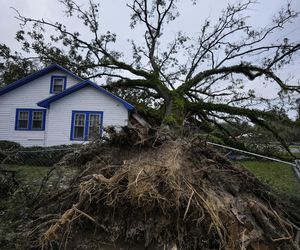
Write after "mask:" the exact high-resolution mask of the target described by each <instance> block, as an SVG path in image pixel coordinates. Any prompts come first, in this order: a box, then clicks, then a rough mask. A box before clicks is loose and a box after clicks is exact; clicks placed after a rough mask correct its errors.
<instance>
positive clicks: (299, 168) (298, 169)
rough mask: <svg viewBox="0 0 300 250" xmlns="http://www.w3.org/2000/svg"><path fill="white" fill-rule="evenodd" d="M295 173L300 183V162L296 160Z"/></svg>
mask: <svg viewBox="0 0 300 250" xmlns="http://www.w3.org/2000/svg"><path fill="white" fill-rule="evenodd" d="M294 172H295V175H296V177H297V179H298V181H299V182H300V160H295V165H294Z"/></svg>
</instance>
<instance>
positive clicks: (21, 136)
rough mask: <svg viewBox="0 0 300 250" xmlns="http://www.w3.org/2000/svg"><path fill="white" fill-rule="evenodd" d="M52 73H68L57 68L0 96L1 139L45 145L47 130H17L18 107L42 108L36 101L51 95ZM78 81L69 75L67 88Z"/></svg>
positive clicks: (31, 144)
mask: <svg viewBox="0 0 300 250" xmlns="http://www.w3.org/2000/svg"><path fill="white" fill-rule="evenodd" d="M52 75H64V76H65V75H66V74H65V73H63V72H62V71H59V70H56V71H53V72H51V73H49V74H47V75H45V76H42V77H40V78H38V79H36V80H34V81H32V82H30V83H27V84H25V85H23V86H21V87H19V88H16V89H14V90H12V91H10V92H8V93H6V94H4V95H2V96H0V140H9V141H15V142H19V143H20V144H21V145H23V146H33V145H38V146H44V145H45V131H16V130H15V118H16V109H17V108H38V109H40V108H41V107H38V106H37V105H36V103H38V102H39V101H41V100H43V99H45V98H47V97H49V96H50V95H51V94H50V81H51V76H52ZM76 83H78V80H77V79H76V78H74V77H72V76H69V75H67V88H68V87H70V86H73V85H74V84H76ZM47 112H48V111H47Z"/></svg>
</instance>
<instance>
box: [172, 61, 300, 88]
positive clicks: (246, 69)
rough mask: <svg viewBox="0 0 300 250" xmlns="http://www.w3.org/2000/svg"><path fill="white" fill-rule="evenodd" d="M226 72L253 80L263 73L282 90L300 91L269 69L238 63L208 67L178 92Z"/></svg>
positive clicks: (184, 84)
mask: <svg viewBox="0 0 300 250" xmlns="http://www.w3.org/2000/svg"><path fill="white" fill-rule="evenodd" d="M228 73H236V74H243V75H244V76H246V77H248V78H249V80H254V79H256V78H257V77H259V76H262V75H265V76H267V77H269V78H271V79H272V80H274V81H275V82H276V83H277V84H278V85H279V86H280V87H281V88H282V89H283V90H291V91H296V92H299V93H300V86H297V85H295V86H293V85H287V84H285V83H284V82H283V81H282V80H281V79H280V78H279V77H278V76H276V75H275V74H274V73H273V72H272V71H271V70H270V69H264V68H261V67H258V66H254V65H250V64H243V63H241V64H239V65H234V66H229V67H222V68H218V69H210V70H205V71H203V72H201V73H199V74H197V75H196V76H195V77H193V78H192V79H191V80H189V81H187V82H185V83H183V84H182V85H181V86H179V87H178V88H177V90H178V91H179V92H180V93H187V92H188V91H190V90H191V89H192V88H193V87H196V86H197V85H198V84H199V83H200V82H201V81H203V80H205V79H206V78H208V77H210V76H213V75H219V74H228Z"/></svg>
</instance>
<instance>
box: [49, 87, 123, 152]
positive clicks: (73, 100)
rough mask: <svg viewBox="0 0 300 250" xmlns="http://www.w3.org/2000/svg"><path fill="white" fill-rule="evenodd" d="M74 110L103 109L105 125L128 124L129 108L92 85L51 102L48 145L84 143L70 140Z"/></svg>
mask: <svg viewBox="0 0 300 250" xmlns="http://www.w3.org/2000/svg"><path fill="white" fill-rule="evenodd" d="M72 110H80V111H102V112H103V126H104V127H106V126H108V125H112V126H124V125H127V124H128V110H127V109H126V108H125V107H124V106H123V104H121V103H119V102H117V101H115V100H114V99H112V98H111V97H109V96H107V95H105V94H103V93H101V92H100V91H97V90H96V89H95V88H93V87H91V86H86V87H84V88H83V89H81V90H79V91H77V92H74V93H72V94H70V95H68V96H65V97H64V98H62V99H60V100H58V101H56V102H53V103H51V104H50V109H48V110H47V119H48V122H47V127H46V145H47V146H52V145H58V144H72V143H82V142H78V141H71V140H70V133H71V122H72V121H71V119H72Z"/></svg>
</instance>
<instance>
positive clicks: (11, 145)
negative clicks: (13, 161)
mask: <svg viewBox="0 0 300 250" xmlns="http://www.w3.org/2000/svg"><path fill="white" fill-rule="evenodd" d="M20 148H22V146H21V145H20V144H19V143H17V142H13V141H0V150H3V151H8V150H15V149H20Z"/></svg>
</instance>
